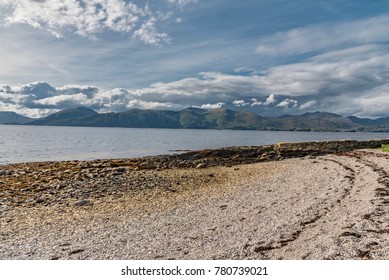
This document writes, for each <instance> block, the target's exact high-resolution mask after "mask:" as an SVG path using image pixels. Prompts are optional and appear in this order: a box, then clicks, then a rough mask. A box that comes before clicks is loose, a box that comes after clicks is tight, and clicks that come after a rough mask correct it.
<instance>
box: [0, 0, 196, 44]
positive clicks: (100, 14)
mask: <svg viewBox="0 0 389 280" xmlns="http://www.w3.org/2000/svg"><path fill="white" fill-rule="evenodd" d="M169 2H170V3H171V4H173V5H178V6H179V7H181V8H182V7H184V6H185V5H187V4H189V3H190V2H197V1H193V0H169ZM138 3H141V2H139V1H132V0H131V1H128V0H127V1H125V0H92V1H86V0H39V1H38V0H19V1H13V0H0V8H4V9H5V10H6V11H8V12H7V13H6V16H5V18H4V22H3V24H5V25H6V26H7V25H8V26H9V25H13V24H27V25H30V26H31V27H33V28H38V29H43V30H46V31H48V32H50V33H51V34H52V35H54V36H55V37H57V38H64V37H65V36H66V33H67V30H68V29H69V28H70V29H71V30H73V32H74V33H75V34H77V35H79V36H82V37H85V38H89V39H91V40H97V39H98V35H99V34H100V33H102V32H103V31H112V32H118V33H121V34H130V35H131V36H132V37H133V38H135V39H139V40H141V41H143V42H144V43H146V44H150V45H160V44H169V43H170V40H171V38H170V36H169V35H168V34H167V33H165V32H161V31H159V28H158V25H159V22H160V21H163V20H166V19H168V18H169V17H170V16H169V15H170V13H169V12H163V11H159V10H156V11H153V10H152V8H151V6H150V5H149V4H148V3H147V2H145V3H144V4H142V5H141V4H138Z"/></svg>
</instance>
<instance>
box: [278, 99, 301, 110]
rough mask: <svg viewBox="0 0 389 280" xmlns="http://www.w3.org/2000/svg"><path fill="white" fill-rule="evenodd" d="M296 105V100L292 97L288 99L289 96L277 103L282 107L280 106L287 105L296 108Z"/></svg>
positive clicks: (284, 106)
mask: <svg viewBox="0 0 389 280" xmlns="http://www.w3.org/2000/svg"><path fill="white" fill-rule="evenodd" d="M297 106H298V101H297V100H294V99H289V98H287V99H285V100H283V101H281V102H280V103H278V104H277V107H282V108H289V107H293V108H296V107H297Z"/></svg>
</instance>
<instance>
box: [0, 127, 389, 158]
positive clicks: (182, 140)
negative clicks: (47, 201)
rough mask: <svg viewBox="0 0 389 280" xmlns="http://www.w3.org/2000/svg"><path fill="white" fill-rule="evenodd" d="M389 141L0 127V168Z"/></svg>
mask: <svg viewBox="0 0 389 280" xmlns="http://www.w3.org/2000/svg"><path fill="white" fill-rule="evenodd" d="M380 138H389V133H343V132H342V133H341V132H289V131H281V132H280V131H237V130H190V129H140V128H92V127H49V126H8V125H0V164H6V163H17V162H29V161H52V160H74V159H78V160H84V159H103V158H125V157H140V156H147V155H158V154H169V153H174V151H172V150H197V149H205V148H219V147H227V146H256V145H266V144H274V143H278V142H300V141H316V140H337V139H359V140H363V139H380Z"/></svg>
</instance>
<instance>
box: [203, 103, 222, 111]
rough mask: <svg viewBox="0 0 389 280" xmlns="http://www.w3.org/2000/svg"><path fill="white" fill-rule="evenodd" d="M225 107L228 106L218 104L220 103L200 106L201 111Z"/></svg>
mask: <svg viewBox="0 0 389 280" xmlns="http://www.w3.org/2000/svg"><path fill="white" fill-rule="evenodd" d="M224 105H226V103H224V102H218V103H215V104H203V105H201V106H200V108H201V109H207V110H210V109H219V108H221V107H223V106H224Z"/></svg>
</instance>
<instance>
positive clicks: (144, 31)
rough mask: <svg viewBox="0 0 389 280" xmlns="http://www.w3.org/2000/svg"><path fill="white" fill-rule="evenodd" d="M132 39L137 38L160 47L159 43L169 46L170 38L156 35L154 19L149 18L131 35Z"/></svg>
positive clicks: (164, 34)
mask: <svg viewBox="0 0 389 280" xmlns="http://www.w3.org/2000/svg"><path fill="white" fill-rule="evenodd" d="M132 37H133V38H139V39H140V40H142V41H143V42H145V43H147V44H150V45H160V44H161V43H167V44H170V41H171V39H170V36H169V35H168V34H166V33H158V31H157V27H156V19H155V18H150V19H149V20H147V21H145V22H144V23H143V24H142V25H141V26H140V28H139V29H138V30H136V31H135V32H134V34H133V35H132Z"/></svg>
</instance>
